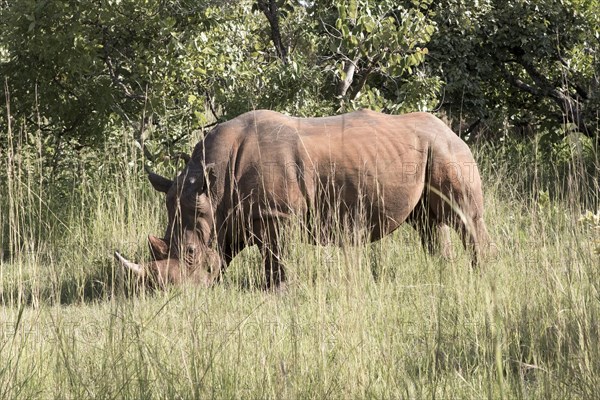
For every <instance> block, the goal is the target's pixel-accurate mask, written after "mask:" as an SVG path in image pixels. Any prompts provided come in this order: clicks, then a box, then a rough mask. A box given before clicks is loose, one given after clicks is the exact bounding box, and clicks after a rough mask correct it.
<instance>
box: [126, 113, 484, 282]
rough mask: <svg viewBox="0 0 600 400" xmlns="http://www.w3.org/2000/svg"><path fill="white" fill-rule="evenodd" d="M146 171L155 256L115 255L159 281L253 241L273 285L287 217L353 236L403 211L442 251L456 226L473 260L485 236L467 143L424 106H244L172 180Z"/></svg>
mask: <svg viewBox="0 0 600 400" xmlns="http://www.w3.org/2000/svg"><path fill="white" fill-rule="evenodd" d="M148 178H149V180H150V182H151V184H152V185H153V187H154V188H155V189H156V190H158V191H159V192H163V193H166V207H167V212H168V223H167V228H166V230H165V234H164V238H158V237H155V236H149V244H150V248H151V250H152V254H153V258H154V261H153V262H151V263H148V264H135V263H132V262H129V261H127V260H125V259H124V258H121V259H120V261H121V262H122V263H123V265H124V266H125V267H127V269H129V270H131V271H133V272H134V273H135V274H137V275H143V276H159V277H160V280H161V282H162V283H163V284H166V283H169V282H171V283H180V282H185V281H191V282H193V283H200V284H203V285H206V286H208V285H211V284H212V283H214V282H215V281H217V280H218V278H220V276H221V274H222V273H223V272H224V271H225V269H226V267H227V266H228V265H229V263H230V262H231V261H232V260H233V258H234V257H235V256H236V254H238V253H239V252H240V251H241V250H242V249H244V248H245V247H247V246H249V245H257V246H258V247H259V249H260V251H261V254H262V257H263V262H264V271H265V277H266V285H267V287H268V288H279V287H281V286H282V285H283V284H284V282H285V270H284V266H283V264H282V260H281V253H282V249H283V248H284V246H285V245H286V240H285V235H282V231H283V228H284V227H285V226H286V225H288V224H289V223H292V222H297V223H300V224H302V225H301V226H302V227H304V228H305V229H306V232H308V233H309V235H308V236H309V238H311V241H313V242H315V243H331V242H333V243H336V242H337V243H341V242H344V239H340V237H346V238H348V237H349V238H351V240H349V241H348V240H346V242H350V243H351V244H355V243H361V242H371V241H376V240H378V239H380V238H382V237H383V236H386V235H389V234H390V233H392V232H393V231H394V230H396V229H397V228H398V227H399V226H400V225H401V224H402V223H404V222H408V223H410V224H411V225H412V226H413V227H415V228H416V230H417V231H418V232H419V234H420V236H421V241H422V243H423V246H424V247H425V248H426V249H427V250H428V251H430V252H433V251H435V250H436V249H438V250H439V247H441V248H442V249H441V251H442V253H446V254H447V253H448V251H449V248H448V246H449V232H450V231H449V227H452V228H454V229H455V230H456V231H457V232H458V233H459V235H460V236H461V238H462V241H463V244H464V246H465V248H467V249H469V250H470V252H471V254H472V260H473V261H472V263H473V265H476V264H477V262H478V261H479V259H480V257H481V254H482V251H483V249H484V248H485V247H486V245H487V244H489V243H490V237H489V235H488V233H487V229H486V226H485V223H484V218H483V213H484V208H483V193H482V186H481V178H480V175H479V171H478V168H477V164H476V162H475V160H474V158H473V155H472V153H471V151H470V150H469V147H468V146H467V145H466V143H465V142H464V141H463V140H461V139H460V138H459V137H458V136H457V135H456V134H455V133H454V132H453V131H452V130H451V129H449V128H448V127H447V126H446V125H445V124H444V123H443V122H442V121H441V120H440V119H438V118H437V117H435V116H433V115H432V114H429V113H422V112H419V113H410V114H405V115H386V114H381V113H378V112H375V111H369V110H359V111H354V112H351V113H348V114H343V115H339V116H333V117H320V118H295V117H290V116H286V115H283V114H280V113H277V112H274V111H267V110H256V111H251V112H248V113H245V114H243V115H240V116H238V117H237V118H234V119H232V120H230V121H228V122H225V123H222V124H220V125H218V126H217V127H215V128H214V129H213V130H211V131H210V132H209V133H208V134H206V136H205V137H204V139H203V140H201V141H200V142H199V143H198V144H197V145H196V147H195V148H194V151H193V153H192V155H191V158H190V159H189V162H188V163H187V164H186V166H185V168H184V169H183V171H182V172H181V173H180V174H179V175H178V176H177V178H176V179H175V180H174V181H172V180H170V179H167V178H164V177H162V176H160V175H157V174H155V173H153V172H151V171H149V174H148ZM346 242H344V243H346ZM119 257H120V256H119ZM169 269H173V272H168V271H165V270H169Z"/></svg>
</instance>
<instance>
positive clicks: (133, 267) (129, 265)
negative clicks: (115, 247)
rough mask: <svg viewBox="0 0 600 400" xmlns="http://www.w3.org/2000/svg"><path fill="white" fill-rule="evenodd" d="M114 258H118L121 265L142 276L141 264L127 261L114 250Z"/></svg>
mask: <svg viewBox="0 0 600 400" xmlns="http://www.w3.org/2000/svg"><path fill="white" fill-rule="evenodd" d="M115 258H116V259H117V260H119V262H120V263H121V265H123V267H124V268H125V269H128V270H130V271H132V272H133V273H134V274H136V275H137V276H140V277H143V276H144V267H142V266H141V265H139V264H136V263H133V262H131V261H128V260H127V259H126V258H125V257H123V256H122V255H120V254H119V252H118V251H115Z"/></svg>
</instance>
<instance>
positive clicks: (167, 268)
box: [115, 252, 214, 289]
mask: <svg viewBox="0 0 600 400" xmlns="http://www.w3.org/2000/svg"><path fill="white" fill-rule="evenodd" d="M115 258H116V259H117V260H118V261H119V262H120V263H121V265H122V266H123V267H124V269H125V270H126V271H129V272H131V273H132V274H133V275H134V277H135V278H136V280H137V282H138V283H140V284H141V285H142V286H147V287H149V288H159V289H165V288H166V287H167V286H169V285H180V284H183V283H191V284H195V285H201V286H205V287H208V286H210V285H211V283H212V282H213V280H214V278H213V277H212V276H211V274H210V273H208V272H207V271H206V269H204V268H194V269H190V268H189V267H188V266H186V265H185V264H183V263H182V262H181V261H180V260H178V259H175V258H168V259H164V260H156V261H152V262H149V263H146V264H136V263H134V262H131V261H129V260H127V259H126V258H125V257H123V256H122V255H121V254H119V252H115Z"/></svg>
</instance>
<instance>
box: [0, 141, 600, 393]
mask: <svg viewBox="0 0 600 400" xmlns="http://www.w3.org/2000/svg"><path fill="white" fill-rule="evenodd" d="M130 152H131V153H134V152H135V150H134V149H130ZM126 156H127V155H126ZM482 156H483V153H481V154H480V157H479V158H480V159H482V158H483V157H482ZM110 157H115V162H114V163H112V164H111V165H113V167H111V168H108V167H107V168H106V169H97V170H85V169H81V168H80V167H78V166H76V165H75V166H74V167H73V172H72V173H73V175H74V176H75V177H76V178H77V179H74V182H76V185H75V186H73V188H72V190H67V191H64V193H62V194H60V195H58V194H55V195H52V196H54V197H52V198H51V196H49V195H48V194H47V192H46V190H47V188H48V187H50V186H51V184H52V183H51V182H47V181H44V180H42V179H41V178H40V176H41V175H42V174H41V171H43V168H45V166H43V165H41V164H38V163H37V162H36V160H35V158H33V159H25V158H23V159H19V158H18V157H17V155H16V154H12V158H11V154H8V156H7V157H4V159H3V160H1V161H0V163H1V166H2V168H6V170H7V171H8V172H7V175H6V176H7V177H8V178H7V183H6V184H2V188H0V195H1V198H0V199H1V200H0V211H1V214H0V218H1V220H0V226H1V227H2V230H0V234H1V235H2V236H1V240H2V244H3V246H2V247H3V249H4V254H3V257H1V258H0V302H1V303H2V306H1V309H0V398H2V399H11V398H14V399H16V398H19V399H25V398H66V399H81V398H102V399H104V398H165V399H172V398H243V399H248V398H249V399H252V398H257V399H266V398H276V399H288V398H318V399H324V398H326V399H333V398H340V399H349V398H414V399H421V398H432V399H434V398H441V399H457V398H477V399H479V398H490V399H496V398H530V399H540V398H544V399H566V398H578V399H592V398H599V397H600V325H599V324H600V255H599V254H596V253H595V252H594V246H596V244H595V243H594V241H595V240H596V239H597V235H598V231H597V230H594V227H593V226H592V225H593V218H592V217H590V218H589V223H588V224H585V223H582V222H580V221H579V219H580V216H581V215H582V213H583V212H584V211H585V210H586V209H590V210H593V211H597V210H598V209H597V207H598V201H599V199H598V196H599V195H598V187H597V186H596V187H590V188H589V189H587V191H581V190H579V189H577V188H580V187H582V186H583V187H585V185H578V184H577V177H578V176H579V177H581V174H578V173H575V172H574V171H576V170H577V169H576V168H573V171H571V175H569V176H562V175H561V177H560V182H558V183H561V184H562V183H565V185H561V184H559V185H556V186H553V185H550V186H549V189H548V191H545V190H540V189H544V186H543V184H540V183H539V182H536V179H533V180H527V179H524V178H523V175H524V174H525V172H524V171H525V168H526V166H525V165H517V164H510V163H508V162H506V161H502V162H498V163H496V162H494V160H490V159H484V161H486V162H483V163H482V164H483V176H484V180H485V195H486V207H487V209H486V219H487V224H488V228H489V230H490V233H491V235H492V237H493V240H494V242H495V244H496V246H497V248H498V250H499V251H498V255H497V256H496V257H494V258H493V259H491V260H489V261H488V262H487V264H486V265H484V266H482V267H481V269H479V270H472V269H471V268H470V263H469V260H468V257H467V255H466V254H465V253H464V252H463V251H462V249H461V247H460V245H459V243H458V240H457V237H456V236H454V238H453V239H454V243H455V253H456V257H454V258H453V259H452V260H449V261H445V260H441V259H437V258H435V257H427V256H426V255H425V253H423V252H422V251H421V248H420V246H419V244H418V240H417V237H416V235H415V233H414V232H413V231H412V230H411V229H410V228H409V227H403V228H402V229H401V230H400V231H399V232H397V233H396V234H394V235H393V236H392V237H389V238H386V239H384V240H382V241H381V242H378V243H375V244H372V245H369V246H364V247H350V248H344V249H340V248H336V247H323V246H310V245H306V244H303V243H302V240H300V239H293V240H291V243H290V245H289V249H288V251H287V256H286V259H287V265H288V272H289V280H290V287H289V290H288V291H287V292H285V293H282V294H270V293H265V292H263V291H262V290H260V289H259V287H260V279H261V275H260V270H261V266H260V259H259V255H258V252H257V251H256V250H255V249H249V250H246V251H244V253H243V254H241V255H240V256H239V257H238V258H237V259H236V260H235V262H234V264H233V265H232V266H231V267H230V269H229V270H228V272H227V274H226V276H225V281H224V282H223V284H221V285H218V286H216V287H213V288H211V289H208V290H206V289H199V288H194V287H182V288H171V289H170V290H168V291H166V292H155V293H151V292H143V291H141V292H140V291H136V290H135V289H134V288H132V287H131V285H130V284H128V283H127V280H126V279H124V277H123V274H122V271H121V270H120V269H119V268H118V267H117V265H116V264H115V263H114V262H113V259H112V253H113V251H114V250H115V249H120V250H122V251H123V252H124V254H126V255H128V256H130V257H131V258H133V259H144V258H147V257H148V255H147V250H146V245H145V237H146V235H147V234H148V233H154V234H160V233H161V231H162V229H163V227H164V220H165V217H166V216H165V214H166V213H165V210H164V209H163V208H164V206H163V199H162V197H161V196H159V195H158V194H155V193H153V192H152V191H151V189H150V187H149V186H150V185H149V184H147V183H146V182H145V180H144V177H143V173H142V172H141V171H140V168H139V165H140V164H141V163H138V162H128V161H121V160H120V159H119V157H120V155H110ZM123 160H127V158H124V159H123ZM528 167H529V166H527V168H528ZM596 171H597V170H596ZM557 176H558V175H557ZM534 178H535V176H534ZM597 178H598V176H595V177H592V180H593V179H596V181H597ZM548 182H551V180H548ZM555 187H566V189H556V190H553V188H555ZM9 249H12V251H9Z"/></svg>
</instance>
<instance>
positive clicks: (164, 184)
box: [146, 168, 173, 193]
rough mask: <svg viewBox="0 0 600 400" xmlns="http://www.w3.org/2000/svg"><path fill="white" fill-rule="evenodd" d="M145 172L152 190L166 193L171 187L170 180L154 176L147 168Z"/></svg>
mask: <svg viewBox="0 0 600 400" xmlns="http://www.w3.org/2000/svg"><path fill="white" fill-rule="evenodd" d="M146 172H147V173H148V180H149V181H150V183H151V184H152V187H154V189H156V190H158V191H159V192H162V193H167V192H168V191H169V189H170V188H171V186H173V181H172V180H170V179H167V178H165V177H163V176H160V175H158V174H155V173H154V172H152V171H151V170H150V169H149V168H146Z"/></svg>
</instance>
